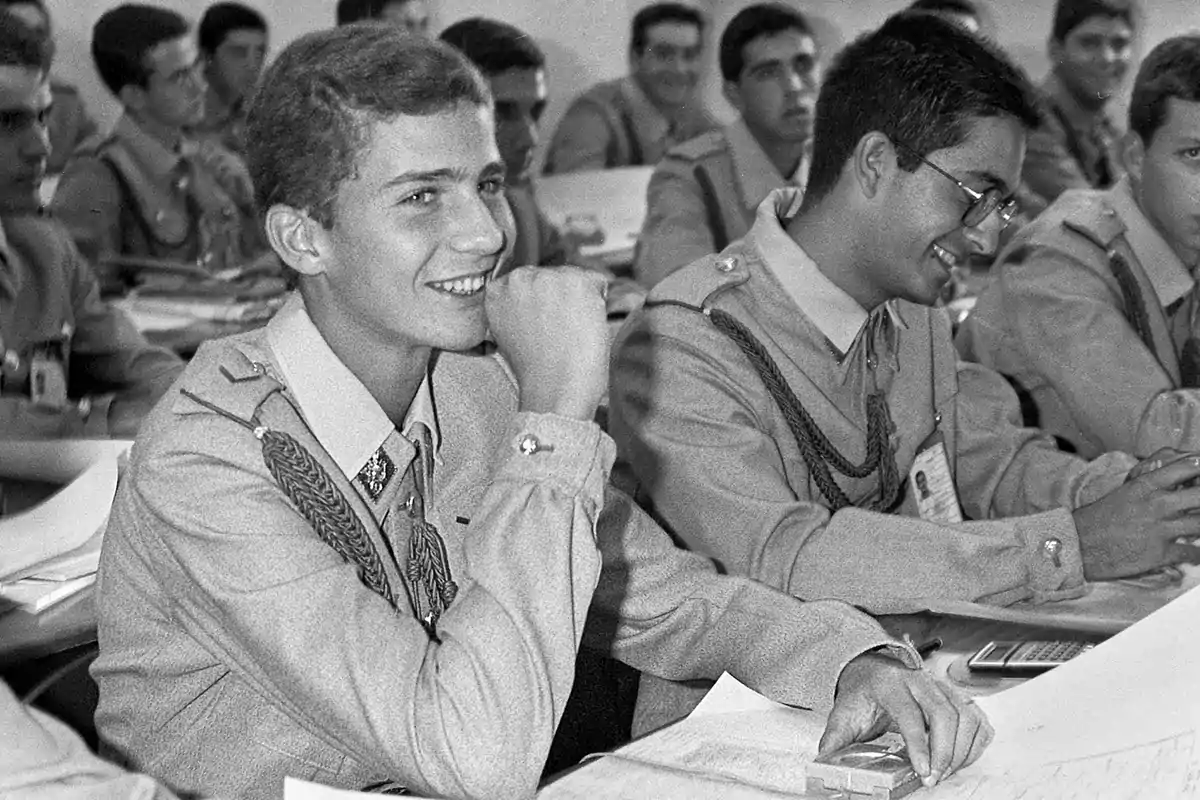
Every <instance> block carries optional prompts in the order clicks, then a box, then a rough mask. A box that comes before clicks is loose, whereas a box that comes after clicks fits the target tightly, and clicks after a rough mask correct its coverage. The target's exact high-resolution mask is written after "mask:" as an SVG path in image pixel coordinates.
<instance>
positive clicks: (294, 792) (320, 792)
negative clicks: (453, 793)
mask: <svg viewBox="0 0 1200 800" xmlns="http://www.w3.org/2000/svg"><path fill="white" fill-rule="evenodd" d="M404 796H405V797H407V798H411V800H430V798H422V797H419V796H417V795H415V794H406V795H404ZM368 797H369V798H372V800H377V798H378V797H379V795H377V794H368V793H366V792H355V791H350V790H348V789H333V788H330V787H328V786H322V785H321V784H319V783H309V782H308V781H302V780H300V779H299V778H284V779H283V800H362V799H363V798H368Z"/></svg>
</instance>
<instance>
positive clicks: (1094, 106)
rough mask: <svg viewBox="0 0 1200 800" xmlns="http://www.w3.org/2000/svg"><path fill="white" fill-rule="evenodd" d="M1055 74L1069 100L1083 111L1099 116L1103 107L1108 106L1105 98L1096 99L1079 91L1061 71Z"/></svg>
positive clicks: (1092, 95) (1093, 95)
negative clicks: (1068, 95)
mask: <svg viewBox="0 0 1200 800" xmlns="http://www.w3.org/2000/svg"><path fill="white" fill-rule="evenodd" d="M1057 74H1058V82H1059V83H1061V84H1062V86H1063V88H1064V89H1066V90H1067V93H1068V94H1070V95H1071V99H1072V100H1074V101H1075V103H1076V105H1078V106H1079V107H1080V108H1082V109H1083V110H1084V111H1089V112H1092V113H1094V114H1099V113H1100V112H1101V111H1103V110H1104V106H1105V105H1107V104H1108V98H1107V97H1098V96H1096V95H1095V94H1092V93H1090V92H1084V91H1080V90H1079V88H1078V87H1076V86H1075V85H1074V84H1072V83H1071V82H1070V81H1069V80H1067V79H1066V78H1064V77H1063V74H1062V72H1061V71H1059V72H1058V73H1057Z"/></svg>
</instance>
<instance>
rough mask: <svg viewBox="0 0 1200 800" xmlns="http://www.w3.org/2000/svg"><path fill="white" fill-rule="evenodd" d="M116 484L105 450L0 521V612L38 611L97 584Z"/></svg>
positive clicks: (113, 459) (113, 463) (113, 460)
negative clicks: (30, 505)
mask: <svg viewBox="0 0 1200 800" xmlns="http://www.w3.org/2000/svg"><path fill="white" fill-rule="evenodd" d="M8 444H9V443H5V445H6V446H7V445H8ZM13 444H15V443H13ZM9 455H11V454H9ZM9 467H10V469H9V470H7V472H9V473H10V474H11V472H12V470H11V461H10V463H9ZM26 474H27V476H28V477H33V476H32V475H28V473H26ZM43 474H44V473H43ZM116 486H117V455H116V451H115V450H111V449H110V450H109V451H108V452H107V453H105V454H103V455H100V456H99V457H98V460H95V461H94V462H93V463H92V464H91V466H90V467H88V468H87V469H86V470H84V471H83V472H82V473H81V474H79V475H78V476H77V477H76V478H75V479H74V480H72V481H71V482H70V483H69V484H68V485H67V486H65V487H64V488H63V489H62V490H61V491H59V492H58V493H56V494H55V495H54V496H52V497H50V498H49V499H48V500H46V501H45V502H43V503H41V504H39V505H37V506H35V507H34V508H31V509H29V510H28V511H25V512H22V513H20V514H14V515H12V516H10V517H0V611H7V610H11V609H14V608H20V609H22V610H24V611H26V612H29V613H38V612H40V611H44V610H45V609H47V608H49V607H51V606H52V605H54V604H56V603H59V602H61V601H63V600H65V599H66V598H68V597H70V596H72V595H74V594H76V593H77V592H79V591H81V590H83V589H85V588H87V587H88V586H90V585H91V584H92V583H93V582H94V581H95V580H96V570H97V569H98V567H99V564H100V544H101V541H102V538H103V533H104V525H105V523H106V521H107V519H108V511H109V508H110V507H111V506H112V499H113V493H114V492H115V491H116Z"/></svg>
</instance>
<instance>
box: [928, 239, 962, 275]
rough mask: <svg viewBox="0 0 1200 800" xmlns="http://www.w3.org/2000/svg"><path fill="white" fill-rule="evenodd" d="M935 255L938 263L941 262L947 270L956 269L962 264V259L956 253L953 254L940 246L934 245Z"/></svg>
mask: <svg viewBox="0 0 1200 800" xmlns="http://www.w3.org/2000/svg"><path fill="white" fill-rule="evenodd" d="M933 254H934V255H935V256H937V260H938V261H941V262H942V264H944V265H945V266H946V269H954V268H955V267H957V266H958V265H959V264H961V263H962V259H960V258H959V257H958V256H956V255H954V253H951V252H950V251H949V250H947V249H946V248H944V247H942V246H941V245H940V244H936V243H935V244H934V245H933Z"/></svg>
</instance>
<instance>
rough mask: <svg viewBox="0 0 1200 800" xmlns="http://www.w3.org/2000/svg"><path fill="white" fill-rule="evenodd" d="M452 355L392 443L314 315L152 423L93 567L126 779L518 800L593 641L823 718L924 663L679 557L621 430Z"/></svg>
mask: <svg viewBox="0 0 1200 800" xmlns="http://www.w3.org/2000/svg"><path fill="white" fill-rule="evenodd" d="M435 364H436V365H435V366H433V368H432V370H431V372H430V374H429V376H428V377H427V378H426V381H425V383H424V384H422V387H421V389H420V390H419V391H418V393H417V396H416V398H415V399H414V401H413V403H412V407H411V408H410V410H409V412H408V416H407V418H406V419H405V420H404V421H403V424H402V425H401V426H400V428H399V430H397V428H396V427H394V426H393V425H392V423H391V421H390V420H388V418H387V416H386V415H385V414H384V413H383V411H382V409H381V408H380V407H379V406H378V404H376V403H375V401H374V399H373V398H372V397H371V395H370V394H369V393H368V392H367V390H366V388H365V387H364V386H363V385H362V384H361V383H360V382H359V381H358V380H357V379H356V378H355V377H354V376H353V374H352V373H351V372H350V371H349V370H348V369H347V368H346V367H345V365H343V364H342V362H341V361H339V360H338V358H337V356H336V355H334V353H333V352H332V350H330V349H329V347H328V345H326V344H325V341H324V339H323V338H322V337H321V335H320V333H319V332H318V331H317V330H316V328H315V327H314V326H313V324H312V322H311V320H310V318H309V317H308V314H307V312H306V310H305V308H304V306H303V304H302V302H301V301H300V300H299V299H298V298H295V299H293V300H292V301H290V303H289V305H287V306H285V307H284V308H283V309H282V310H280V312H279V313H278V314H277V315H276V316H275V318H274V319H272V321H271V322H270V323H269V324H268V325H267V327H266V328H265V329H263V330H260V331H255V332H252V333H248V334H244V335H240V336H236V337H229V338H226V339H222V340H219V341H216V342H212V343H209V344H207V345H205V346H203V347H202V348H201V349H200V351H199V352H198V353H197V355H196V357H195V358H194V359H193V360H192V362H191V363H190V365H189V366H188V371H187V372H186V373H185V375H184V377H183V378H182V379H181V381H180V383H179V385H180V387H181V389H186V390H187V391H188V392H190V393H192V394H193V396H194V397H195V398H198V399H199V400H202V401H203V404H202V403H201V402H199V401H198V400H196V399H192V398H190V397H188V396H185V395H183V394H182V393H180V394H176V395H173V396H171V397H168V398H166V399H164V401H163V403H162V404H160V405H159V407H158V408H157V409H156V410H155V412H154V413H153V414H152V416H151V418H150V419H149V421H148V422H147V424H146V426H145V427H144V429H143V432H142V434H141V436H140V437H139V439H138V441H137V443H136V445H135V446H134V448H133V453H132V457H131V462H130V465H129V467H128V469H127V471H126V473H125V475H124V478H123V479H122V482H121V486H120V487H119V489H118V491H117V497H116V500H115V502H114V507H113V512H112V517H111V521H110V523H109V527H108V531H107V533H106V537H105V546H104V552H103V554H102V557H101V565H100V578H99V593H98V608H99V618H100V625H99V633H100V656H99V658H98V659H97V661H96V663H95V666H94V667H93V674H94V676H95V677H96V679H97V682H98V683H99V687H100V704H99V708H98V710H97V713H96V721H97V725H98V727H99V730H100V733H101V735H102V737H103V738H104V739H105V740H106V741H107V742H108V743H109V744H110V745H112V747H113V748H114V749H115V751H116V752H117V753H118V754H120V755H121V756H123V757H124V758H125V759H126V760H127V761H128V762H130V763H131V764H132V765H134V766H138V767H141V768H152V770H153V773H154V774H155V775H156V776H158V777H160V778H161V779H162V780H164V781H165V782H167V783H168V784H170V785H171V786H172V787H173V788H175V789H176V790H177V791H180V792H183V793H197V794H201V795H222V796H230V797H240V798H268V797H272V798H273V797H278V794H279V786H280V781H281V780H282V778H283V776H284V775H293V776H296V777H300V778H307V779H310V780H316V781H319V782H321V783H325V784H329V785H332V786H338V787H347V788H358V789H361V788H364V787H367V786H380V785H383V784H385V783H389V784H391V783H398V784H402V785H404V786H407V787H408V788H410V789H412V790H414V791H415V792H416V793H419V794H428V795H436V796H451V797H488V798H502V797H526V796H530V795H532V793H533V791H534V788H535V786H536V783H537V780H538V777H539V775H540V773H541V770H542V762H543V760H544V759H545V756H546V752H547V750H548V747H549V744H550V739H551V736H552V735H553V732H554V729H555V726H556V725H557V723H558V720H559V718H560V716H561V714H562V712H563V708H564V705H565V703H566V700H567V697H568V695H569V694H570V692H571V688H572V681H573V676H574V666H575V658H576V651H577V647H578V646H579V644H580V640H581V639H583V641H584V642H585V643H587V644H589V645H590V646H593V647H596V648H600V649H602V650H604V651H607V652H611V653H612V654H614V655H615V656H617V657H619V658H621V659H622V660H624V661H627V662H628V663H630V664H632V665H634V666H636V667H638V668H640V669H643V670H647V671H650V672H653V673H656V674H659V675H662V676H664V677H667V678H674V679H684V678H708V679H712V678H715V677H717V675H718V674H719V673H720V672H721V670H722V669H729V670H730V671H731V672H734V673H735V674H738V675H739V677H741V678H742V679H743V680H746V681H747V682H748V683H751V684H752V685H754V686H755V687H756V688H758V689H759V690H760V691H763V692H765V693H767V694H769V695H770V696H772V697H775V698H776V699H778V700H781V701H783V702H786V703H790V704H794V705H800V706H805V707H813V708H819V709H827V708H829V707H830V705H831V703H832V697H833V689H834V686H835V682H836V678H837V675H838V673H839V672H840V669H841V667H842V666H843V665H844V664H845V663H846V662H847V661H848V660H849V659H850V658H853V657H854V656H856V655H857V654H859V653H861V652H864V651H865V650H867V649H869V648H872V647H875V646H878V645H882V646H885V647H886V648H888V649H889V650H890V652H892V653H893V654H894V655H896V656H897V657H899V658H901V659H903V660H904V661H905V662H906V663H909V664H916V663H917V662H916V661H915V660H914V658H913V656H914V654H913V652H912V651H911V649H909V648H906V647H902V646H899V645H897V644H896V643H895V642H894V641H893V640H891V639H889V638H888V637H887V636H886V635H884V633H883V631H882V630H881V629H880V628H879V627H878V625H876V624H875V623H874V622H873V621H871V620H869V619H867V618H865V617H864V616H862V615H861V614H860V613H859V612H857V611H855V610H854V609H852V608H850V607H849V606H847V605H844V604H841V603H836V602H818V603H799V602H796V601H793V600H791V599H790V598H787V597H785V596H783V595H780V594H778V593H775V592H773V591H771V590H769V589H768V588H766V587H764V586H762V585H760V584H757V583H754V582H752V581H747V580H745V579H741V578H733V577H727V576H722V575H718V574H717V573H716V572H715V570H714V568H713V566H712V565H711V564H710V563H709V562H708V561H707V560H705V559H702V558H699V557H697V556H695V555H694V554H688V553H686V552H684V551H682V550H679V549H678V548H677V547H675V545H674V544H673V543H672V542H671V540H670V539H669V538H668V537H667V536H666V535H665V534H664V533H663V532H662V531H661V530H660V529H659V528H657V527H656V526H654V525H653V523H651V522H650V520H649V518H648V517H646V516H645V515H644V514H642V513H641V512H640V511H639V510H638V509H637V508H636V507H635V506H634V505H633V504H632V503H631V502H630V501H629V500H628V498H626V497H625V496H624V495H621V494H620V493H618V492H616V491H614V490H612V489H608V488H606V478H607V475H608V470H609V466H610V464H611V462H612V458H613V455H614V448H613V446H612V442H611V441H610V440H609V439H608V437H607V436H606V435H605V434H603V433H602V432H601V431H600V429H599V428H598V427H597V426H596V425H595V424H594V423H591V422H582V421H577V420H570V419H565V418H562V417H557V416H555V415H550V414H532V413H518V411H517V387H516V385H515V383H514V381H513V379H512V375H511V373H510V372H509V371H508V369H507V367H506V366H505V364H504V362H503V361H502V360H500V359H499V358H497V357H491V356H465V355H458V354H454V353H440V354H438V355H437V358H436V362H435ZM234 418H236V419H234ZM236 420H241V421H243V422H247V423H248V424H249V426H250V427H249V428H247V427H244V425H243V424H239V422H238V421H236ZM256 425H257V426H263V427H264V428H266V429H270V431H272V432H274V433H273V434H270V435H278V434H280V433H286V434H287V435H288V436H290V437H292V438H294V439H295V440H296V441H297V442H298V443H299V446H300V448H303V450H304V451H307V453H309V454H311V457H312V458H313V459H315V461H316V463H317V464H318V465H319V467H320V471H323V472H324V473H325V474H326V475H327V476H328V478H329V481H330V483H331V485H332V486H333V487H335V488H336V492H337V494H338V495H340V496H341V498H342V499H343V500H344V501H345V503H346V505H347V507H348V510H347V511H346V514H347V517H348V519H349V520H351V521H354V520H356V521H357V523H359V524H361V526H362V530H363V536H365V537H366V538H367V540H369V541H368V545H367V547H366V548H365V549H366V550H368V551H370V552H374V553H376V554H379V559H380V566H379V569H378V572H379V573H380V574H383V575H385V576H386V577H387V579H388V581H389V582H390V586H391V592H390V596H391V597H392V598H393V600H394V601H395V602H394V605H393V604H392V603H389V602H387V601H386V600H385V598H384V597H383V596H381V594H380V593H379V592H376V591H373V590H372V589H369V588H367V586H366V585H364V581H365V580H366V577H363V578H360V574H359V571H358V569H356V567H355V566H353V565H351V564H347V563H346V562H345V561H344V560H343V558H342V556H340V555H339V554H338V552H337V551H335V550H334V548H333V547H332V546H330V545H329V544H326V540H328V539H329V538H330V537H331V536H332V535H333V533H332V532H331V530H330V529H329V528H324V529H322V530H323V533H322V534H321V535H318V534H317V532H316V531H315V530H314V528H313V526H312V524H310V522H309V521H308V520H307V519H306V518H305V516H303V515H302V514H301V513H300V512H299V511H298V510H297V509H298V507H299V506H298V505H297V504H296V503H294V502H293V501H292V500H290V499H289V496H288V495H287V494H285V492H284V491H283V490H281V488H280V484H279V483H278V482H277V480H276V477H275V474H283V472H282V471H280V472H277V473H275V474H273V473H272V472H271V471H269V470H268V467H267V466H266V464H265V463H264V461H265V456H264V453H265V451H264V445H265V444H267V445H269V444H270V440H269V439H268V434H266V433H265V432H264V431H263V430H261V429H260V430H259V431H258V434H256V433H255V431H254V430H252V429H253V428H254V427H255V426H256ZM259 435H261V436H262V437H263V441H262V442H260V441H259V438H258V436H259ZM286 452H294V450H293V451H286ZM381 454H382V455H381ZM296 460H297V459H296V457H295V456H291V457H289V461H288V462H287V463H293V462H295V461H296ZM385 461H386V464H388V465H390V466H387V467H386V468H385V467H382V466H381V464H383V463H384V462H385ZM273 463H276V466H277V467H278V459H276V461H275V462H273ZM285 466H286V464H285ZM278 468H279V469H280V470H282V469H283V468H282V467H278ZM289 469H290V468H289ZM289 474H291V473H290V472H289ZM304 474H305V475H307V476H309V477H307V478H306V479H305V480H304V481H303V482H302V484H301V486H314V485H316V481H315V479H314V477H313V476H315V475H317V474H318V470H317V469H315V468H307V469H306V470H305V471H304ZM422 484H424V485H425V486H426V487H427V488H426V490H424V491H419V487H420V486H421V485H422ZM414 487H418V488H417V490H415V489H414ZM421 520H424V521H425V522H427V523H429V524H432V525H433V526H434V527H435V528H436V531H437V532H438V535H439V536H440V538H441V541H442V543H443V544H444V551H442V553H443V554H442V558H443V559H444V564H443V566H444V569H443V570H441V571H440V572H438V573H437V574H440V575H442V576H443V577H444V578H448V579H451V580H453V581H454V582H455V583H456V585H457V592H456V593H452V595H453V596H452V597H451V599H450V600H449V602H448V604H447V607H446V609H445V610H444V612H443V613H441V615H440V618H438V619H437V622H436V632H437V638H436V639H435V638H432V637H431V635H430V633H429V631H428V629H427V627H426V626H425V625H423V624H422V622H421V621H418V620H425V619H428V618H429V617H428V611H427V608H428V605H427V604H428V601H427V595H426V593H425V592H423V591H420V585H419V584H417V583H415V580H416V579H415V578H414V575H417V576H423V575H426V573H425V572H424V571H423V570H424V567H423V566H421V565H422V564H424V562H423V561H422V560H421V559H420V558H419V557H417V556H415V555H414V550H413V549H411V548H412V544H413V542H414V541H419V539H418V538H417V537H418V525H419V521H421ZM343 527H344V526H343V525H341V523H339V525H338V526H335V528H338V529H341V528H343ZM334 532H336V531H334ZM322 537H325V538H324V539H323V538H322ZM436 551H437V548H434V552H436ZM364 574H365V573H364ZM372 574H375V573H372ZM373 580H374V579H373ZM442 597H443V599H444V596H442ZM589 604H590V605H591V610H590V612H589ZM585 619H586V621H587V627H586V630H585Z"/></svg>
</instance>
